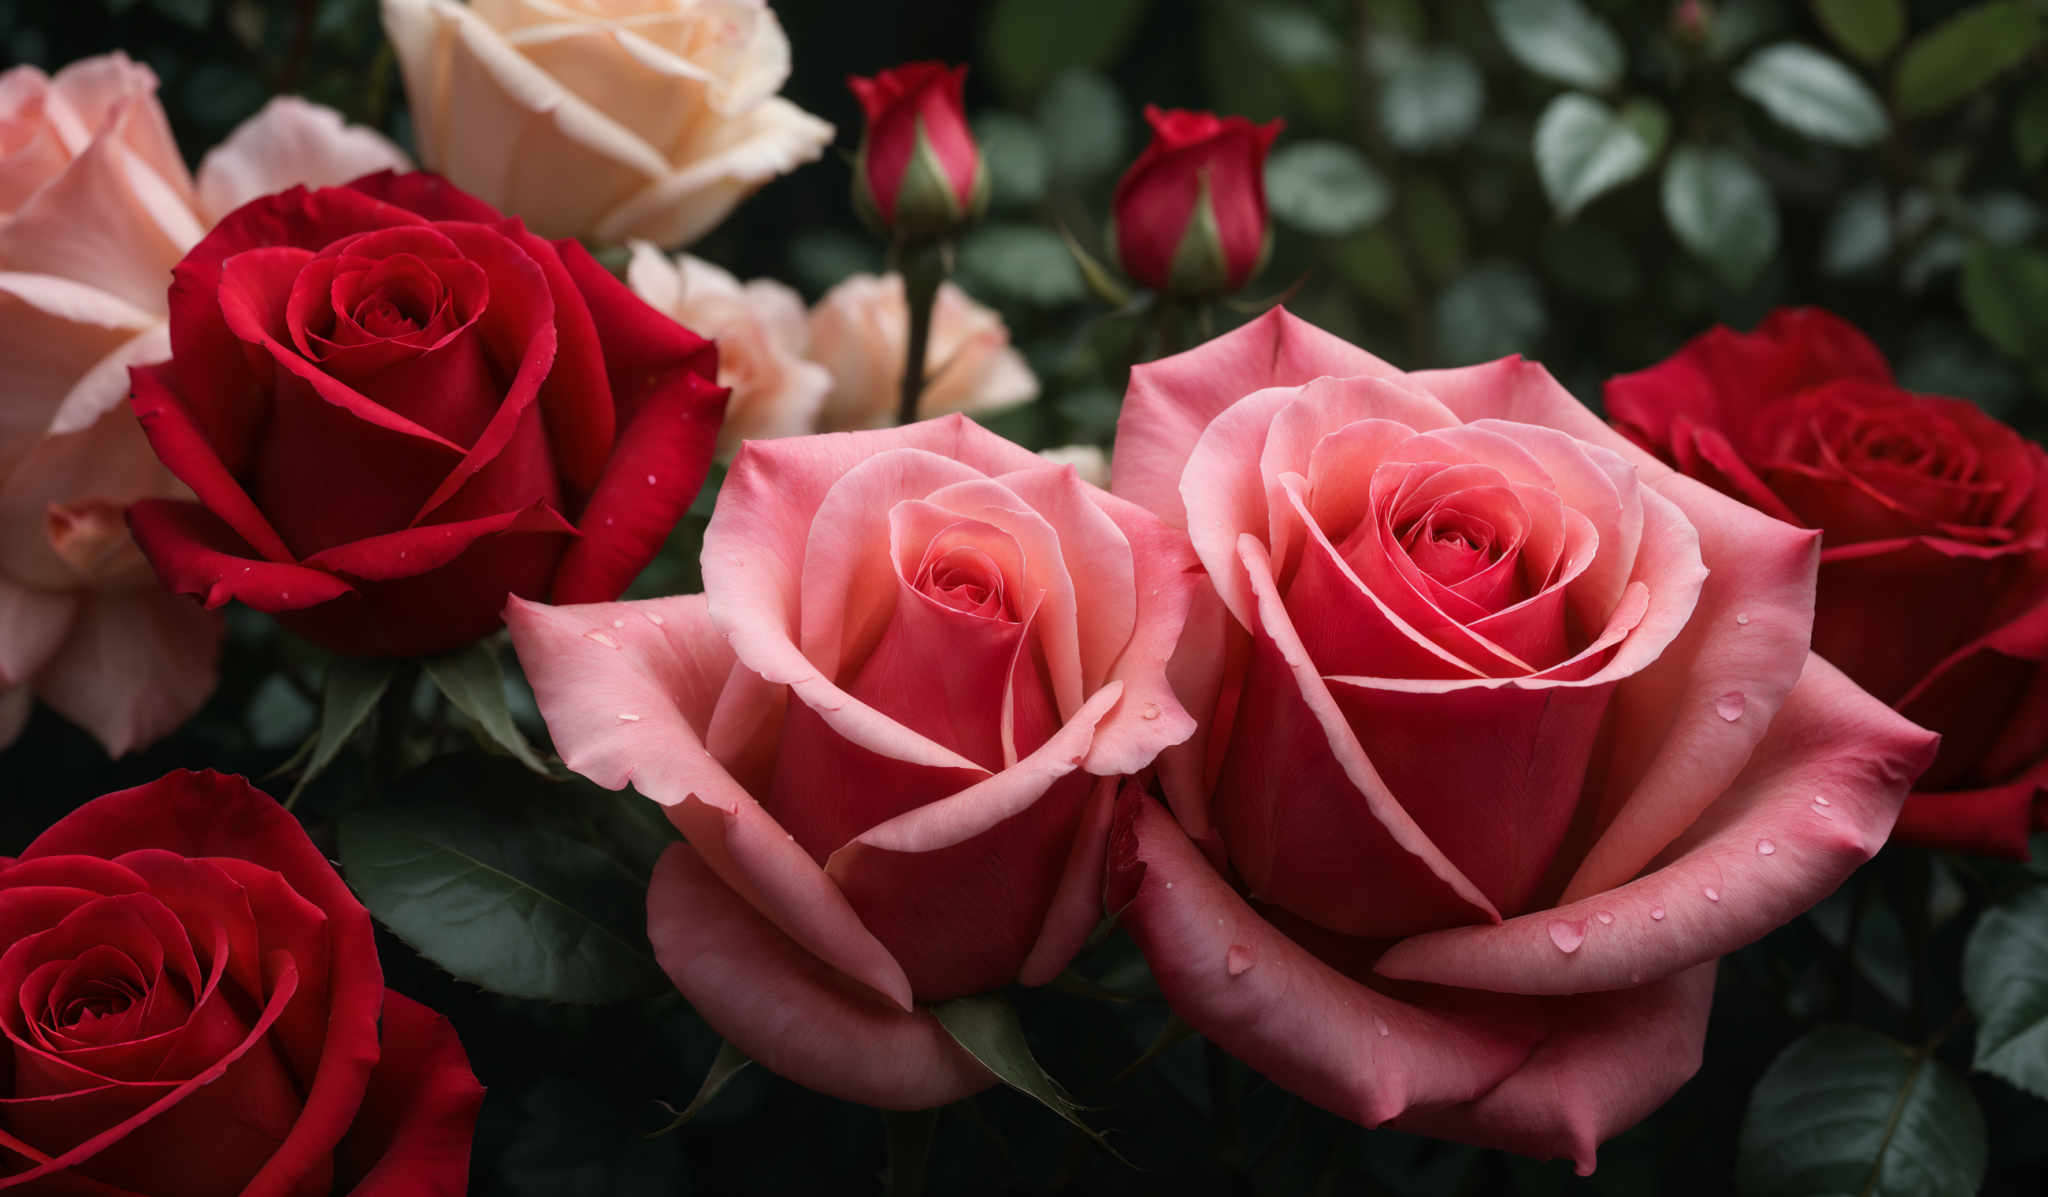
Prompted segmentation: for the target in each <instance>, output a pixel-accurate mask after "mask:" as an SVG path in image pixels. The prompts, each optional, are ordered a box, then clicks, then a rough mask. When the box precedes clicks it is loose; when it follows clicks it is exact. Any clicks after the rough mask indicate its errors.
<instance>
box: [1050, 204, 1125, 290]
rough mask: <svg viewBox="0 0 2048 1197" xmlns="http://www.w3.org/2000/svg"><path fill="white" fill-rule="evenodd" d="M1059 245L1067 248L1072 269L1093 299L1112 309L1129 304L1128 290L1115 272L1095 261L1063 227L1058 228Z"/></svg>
mask: <svg viewBox="0 0 2048 1197" xmlns="http://www.w3.org/2000/svg"><path fill="white" fill-rule="evenodd" d="M1060 244H1062V245H1064V246H1066V247H1067V256H1068V257H1070V258H1072V259H1074V267H1075V268H1076V269H1078V270H1079V271H1080V272H1081V280H1082V281H1083V282H1085V283H1087V284H1088V289H1089V290H1090V291H1093V292H1095V298H1097V299H1099V300H1101V301H1102V302H1104V303H1106V304H1108V305H1109V306H1110V307H1112V308H1121V307H1123V306H1124V305H1125V304H1127V303H1129V302H1131V292H1130V288H1128V287H1126V286H1124V284H1123V282H1122V281H1121V280H1119V279H1118V278H1117V276H1116V272H1115V271H1113V270H1111V269H1110V268H1109V267H1107V266H1105V265H1103V264H1102V263H1101V262H1100V261H1098V260H1096V257H1095V255H1094V254H1091V253H1089V252H1088V250H1087V247H1085V246H1083V245H1082V244H1081V243H1080V242H1079V241H1078V240H1076V239H1075V238H1074V234H1072V233H1071V232H1068V231H1067V228H1066V226H1065V225H1061V226H1060Z"/></svg>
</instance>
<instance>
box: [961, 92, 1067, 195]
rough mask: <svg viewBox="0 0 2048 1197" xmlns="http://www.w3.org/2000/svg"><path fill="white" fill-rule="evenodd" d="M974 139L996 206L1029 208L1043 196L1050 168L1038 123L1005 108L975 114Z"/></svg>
mask: <svg viewBox="0 0 2048 1197" xmlns="http://www.w3.org/2000/svg"><path fill="white" fill-rule="evenodd" d="M974 140H975V143H976V144H977V145H978V146H980V147H981V160H982V161H983V162H986V163H988V169H989V173H990V176H991V180H990V184H989V190H990V192H991V195H990V197H989V198H990V202H991V203H992V204H994V205H995V206H996V207H997V208H999V209H1004V210H1008V209H1014V208H1030V207H1032V206H1034V205H1036V204H1037V203H1038V202H1039V201H1041V200H1043V199H1044V198H1045V180H1046V176H1047V175H1049V174H1050V173H1051V172H1052V167H1051V164H1050V162H1049V159H1048V155H1047V153H1046V148H1045V139H1044V138H1043V137H1041V136H1039V133H1038V127H1037V126H1036V125H1034V124H1032V123H1031V122H1030V121H1027V120H1025V119H1024V118H1023V117H1019V116H1012V115H1010V114H1009V113H1007V112H989V113H984V114H983V115H981V116H979V117H977V118H975V121H974Z"/></svg>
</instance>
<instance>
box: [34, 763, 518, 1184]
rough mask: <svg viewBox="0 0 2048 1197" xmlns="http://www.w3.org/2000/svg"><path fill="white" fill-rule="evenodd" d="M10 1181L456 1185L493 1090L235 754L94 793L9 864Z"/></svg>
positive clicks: (462, 1179)
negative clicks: (233, 768)
mask: <svg viewBox="0 0 2048 1197" xmlns="http://www.w3.org/2000/svg"><path fill="white" fill-rule="evenodd" d="M0 926H4V931H0V943H5V944H6V948H5V951H4V952H0V993H4V994H5V995H6V997H5V999H4V1000H0V1033H4V1034H5V1037H6V1046H7V1052H8V1059H9V1062H10V1064H9V1072H8V1078H7V1081H6V1085H5V1098H6V1106H7V1130H6V1133H5V1134H4V1135H0V1188H17V1187H19V1188H21V1190H22V1191H25V1192H35V1193H79V1194H87V1193H91V1194H102V1195H113V1194H131V1193H132V1194H141V1193H157V1194H172V1193H175V1194H185V1195H190V1197H212V1195H218V1197H231V1195H233V1194H244V1195H246V1197H259V1195H283V1194H313V1193H336V1194H341V1193H347V1194H352V1195H353V1197H416V1195H424V1194H437V1195H442V1197H457V1195H459V1194H461V1193H462V1192H464V1191H465V1189H466V1187H467V1182H468V1173H469V1149H470V1132H471V1129H472V1127H473V1126H474V1125H475V1122H476V1114H477V1107H478V1105H479V1104H480V1103H481V1102H482V1099H483V1090H482V1089H481V1088H480V1087H479V1086H478V1085H477V1083H476V1078H475V1077H474V1076H472V1075H471V1074H470V1070H469V1061H468V1059H467V1058H466V1057H465V1056H464V1055H463V1051H462V1044H461V1043H460V1042H459V1041H458V1040H457V1039H456V1037H455V1030H454V1028H453V1027H451V1026H449V1025H448V1022H447V1020H446V1019H444V1018H442V1017H441V1016H440V1015H438V1014H436V1013H434V1012H433V1011H431V1010H429V1009H427V1008H426V1007H424V1006H421V1005H419V1004H417V1003H415V1002H413V1001H411V1000H409V999H407V998H405V997H402V996H400V995H399V994H397V993H394V992H392V991H390V990H387V989H385V988H384V977H383V973H382V971H381V969H380V968H379V966H378V963H377V945H376V942H375V941H374V939H373V938H372V936H371V933H370V916H369V913H368V912H367V911H365V910H364V909H363V907H362V904H361V903H359V902H357V901H356V900H355V898H354V896H353V895H351V894H350V893H349V891H348V887H347V886H345V885H343V884H342V882H341V878H339V877H337V876H335V873H334V868H333V866H331V865H329V864H328V863H327V861H326V859H325V858H324V857H322V856H321V855H320V851H319V849H317V848H315V847H314V846H313V843H312V841H311V840H308V839H307V838H306V833H305V831H304V830H303V829H302V828H301V827H300V826H299V824H298V821H297V820H295V819H293V818H292V817H291V815H289V814H287V813H286V812H285V811H284V810H283V809H282V808H281V807H279V806H278V805H277V803H275V802H273V801H271V799H270V798H269V797H268V796H266V795H264V794H262V793H259V792H258V791H256V790H254V789H252V788H250V786H249V784H248V783H247V782H245V781H243V780H242V779H241V778H239V777H223V776H221V775H220V774H218V773H187V772H178V773H172V774H169V775H167V776H165V777H164V778H162V779H161V780H158V781H154V782H151V783H149V784H148V785H145V786H139V787H137V788H135V789H132V790H123V791H122V792H120V793H118V794H109V795H107V796H106V797H104V798H98V799H95V800H93V801H91V802H88V803H86V804H85V805H84V806H82V807H80V808H78V809H77V810H75V811H73V812H72V813H71V814H69V815H66V816H65V817H64V818H63V819H60V820H59V821H58V822H57V825H56V826H54V827H52V828H50V829H49V830H48V831H46V832H44V833H43V834H42V835H41V836H39V837H37V839H36V841H35V842H34V843H33V844H30V845H29V847H28V850H27V851H25V852H23V853H22V854H21V858H20V859H19V860H18V861H16V862H13V863H10V864H6V865H5V866H4V867H0Z"/></svg>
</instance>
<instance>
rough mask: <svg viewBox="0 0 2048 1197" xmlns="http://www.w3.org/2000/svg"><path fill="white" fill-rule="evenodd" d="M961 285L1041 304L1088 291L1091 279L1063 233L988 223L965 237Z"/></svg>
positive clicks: (1076, 299)
mask: <svg viewBox="0 0 2048 1197" xmlns="http://www.w3.org/2000/svg"><path fill="white" fill-rule="evenodd" d="M960 285H961V286H962V287H964V288H966V289H967V290H968V291H969V292H971V293H973V294H976V295H988V296H997V297H1001V298H1004V299H1015V300H1020V301H1022V302H1024V303H1029V304H1036V305H1038V306H1040V307H1056V306H1058V305H1060V304H1063V303H1078V302H1079V301H1081V300H1083V299H1086V298H1087V297H1088V285H1087V282H1086V281H1085V280H1083V279H1082V277H1081V270H1080V267H1078V266H1076V265H1074V259H1073V256H1072V255H1071V254H1069V253H1068V252H1067V246H1066V243H1065V242H1063V241H1061V240H1060V235H1059V234H1058V233H1055V232H1053V231H1052V230H1051V229H1048V228H1042V227H1040V226H1038V225H1029V224H990V225H984V226H982V227H981V228H978V229H975V230H973V231H972V232H970V233H968V234H967V235H966V236H965V237H963V238H961V239H960Z"/></svg>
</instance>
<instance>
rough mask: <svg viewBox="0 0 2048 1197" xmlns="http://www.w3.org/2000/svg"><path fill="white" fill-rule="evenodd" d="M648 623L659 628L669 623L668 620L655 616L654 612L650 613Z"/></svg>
mask: <svg viewBox="0 0 2048 1197" xmlns="http://www.w3.org/2000/svg"><path fill="white" fill-rule="evenodd" d="M647 622H648V623H651V624H653V625H654V626H655V627H657V628H658V627H660V626H661V625H662V624H665V623H667V622H668V621H667V620H666V619H663V618H662V617H661V616H659V615H656V614H654V613H653V612H649V613H648V615H647Z"/></svg>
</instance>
